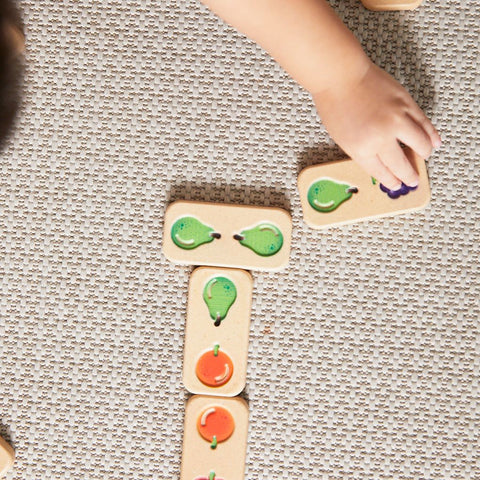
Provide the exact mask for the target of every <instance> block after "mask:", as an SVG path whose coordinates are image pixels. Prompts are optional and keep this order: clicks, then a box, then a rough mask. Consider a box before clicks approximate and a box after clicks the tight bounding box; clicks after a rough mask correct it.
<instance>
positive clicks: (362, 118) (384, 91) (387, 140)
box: [313, 63, 441, 190]
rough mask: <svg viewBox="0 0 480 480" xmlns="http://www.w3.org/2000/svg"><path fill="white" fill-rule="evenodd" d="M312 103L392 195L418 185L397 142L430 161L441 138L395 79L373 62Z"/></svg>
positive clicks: (333, 132)
mask: <svg viewBox="0 0 480 480" xmlns="http://www.w3.org/2000/svg"><path fill="white" fill-rule="evenodd" d="M347 85H348V86H347ZM313 99H314V101H315V104H316V106H317V110H318V113H319V115H320V118H321V119H322V121H323V123H324V125H325V127H326V128H327V130H328V132H329V134H330V136H331V137H332V138H333V139H334V140H335V142H336V143H337V144H338V145H339V146H340V147H341V148H342V149H343V150H344V151H345V152H346V153H347V155H349V156H350V157H351V158H352V159H354V160H356V161H357V162H358V163H359V164H360V165H361V166H362V167H363V168H364V169H365V170H366V171H367V172H368V173H369V174H370V175H371V176H373V177H375V178H376V179H377V180H378V181H379V182H380V183H382V184H383V185H385V186H386V187H387V188H389V189H392V190H395V189H398V188H399V187H400V186H401V182H403V183H405V184H406V185H408V186H416V185H418V174H417V172H415V170H414V169H413V167H412V165H411V164H410V162H409V160H408V159H407V158H406V157H405V155H404V153H403V150H402V148H401V147H400V145H399V143H398V142H399V141H400V142H402V143H404V144H405V145H408V146H409V147H411V148H412V149H413V150H414V151H415V152H417V153H418V154H419V155H420V156H421V157H423V158H427V157H428V156H429V155H430V154H431V153H432V148H436V147H438V146H440V144H441V139H440V136H439V135H438V133H437V131H436V130H435V128H434V126H433V125H432V123H431V122H430V120H429V119H428V118H427V117H426V116H425V114H424V113H423V112H422V110H421V109H420V108H419V107H418V105H417V104H416V103H415V102H414V100H413V99H412V97H411V96H410V95H409V94H408V92H407V91H406V90H405V89H404V88H403V87H402V86H401V85H400V84H399V83H398V82H397V81H396V80H394V79H393V78H392V77H391V76H390V75H388V74H387V73H386V72H385V71H383V70H382V69H381V68H379V67H377V66H376V65H375V64H373V63H371V65H370V66H369V68H368V69H367V71H366V74H365V75H364V76H363V77H362V78H360V79H359V80H357V81H352V82H350V83H349V82H346V83H343V85H342V86H341V87H340V86H338V87H337V86H333V87H331V88H329V89H325V90H323V91H322V92H320V93H314V94H313Z"/></svg>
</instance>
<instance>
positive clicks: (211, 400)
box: [180, 395, 248, 480]
mask: <svg viewBox="0 0 480 480" xmlns="http://www.w3.org/2000/svg"><path fill="white" fill-rule="evenodd" d="M247 436H248V405H247V403H246V402H245V400H243V399H242V398H239V397H234V398H226V397H211V396H203V395H195V396H193V397H192V398H190V400H189V401H188V402H187V406H186V409H185V428H184V437H183V454H182V469H181V473H180V480H211V479H213V480H243V479H244V475H245V457H246V451H247Z"/></svg>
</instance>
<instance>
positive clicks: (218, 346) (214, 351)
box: [213, 343, 220, 357]
mask: <svg viewBox="0 0 480 480" xmlns="http://www.w3.org/2000/svg"><path fill="white" fill-rule="evenodd" d="M219 348H220V345H219V344H218V343H217V344H216V345H215V346H214V347H213V354H214V355H215V356H216V357H218V349H219Z"/></svg>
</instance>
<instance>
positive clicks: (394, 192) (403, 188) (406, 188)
mask: <svg viewBox="0 0 480 480" xmlns="http://www.w3.org/2000/svg"><path fill="white" fill-rule="evenodd" d="M417 188H418V185H417V186H416V187H409V186H408V185H405V184H404V183H402V186H401V187H400V188H399V189H398V190H390V189H389V188H387V187H385V186H384V185H382V184H380V190H381V191H382V192H385V193H386V194H387V195H388V196H389V197H390V198H393V199H396V198H399V197H401V196H402V195H407V194H408V193H409V192H411V191H413V190H416V189H417Z"/></svg>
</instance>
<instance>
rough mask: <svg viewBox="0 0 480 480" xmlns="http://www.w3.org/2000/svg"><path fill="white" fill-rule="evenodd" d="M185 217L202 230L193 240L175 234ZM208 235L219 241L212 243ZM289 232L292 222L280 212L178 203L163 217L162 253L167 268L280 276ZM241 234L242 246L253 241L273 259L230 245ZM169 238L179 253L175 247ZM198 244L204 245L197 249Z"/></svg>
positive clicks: (183, 233) (235, 243) (286, 257)
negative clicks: (264, 272)
mask: <svg viewBox="0 0 480 480" xmlns="http://www.w3.org/2000/svg"><path fill="white" fill-rule="evenodd" d="M185 217H188V218H192V217H193V219H194V221H195V222H197V224H198V223H200V225H202V226H201V227H200V228H199V229H198V230H197V232H196V233H194V234H192V229H191V228H190V227H188V228H186V229H185V230H184V231H180V230H179V229H178V228H177V227H178V225H180V224H181V223H182V222H179V220H181V219H184V218H185ZM189 221H190V220H189ZM190 222H191V221H190ZM190 225H191V223H190ZM172 227H173V230H172ZM189 228H190V229H189ZM198 232H200V233H198ZM206 232H207V233H206ZM208 232H211V233H213V234H214V235H216V236H218V234H219V235H220V236H221V238H214V237H212V236H211V234H210V233H208ZM291 232H292V221H291V217H290V215H289V213H288V212H286V211H285V210H282V209H280V208H271V207H255V206H245V205H231V204H221V203H206V202H205V203H204V202H189V201H177V202H175V203H172V204H171V205H170V206H169V207H168V208H167V211H166V213H165V224H164V237H163V252H164V254H165V256H166V257H167V258H168V259H169V260H171V261H172V262H175V263H180V264H183V265H207V266H219V267H233V268H244V269H247V270H280V269H281V268H284V267H285V266H286V265H287V263H288V260H289V256H290V242H291ZM241 233H244V238H245V241H247V240H248V241H249V242H250V240H251V239H255V241H256V242H258V243H256V246H257V247H258V246H259V247H260V248H261V250H259V251H260V252H261V253H262V254H265V253H266V252H268V253H270V252H271V250H269V249H270V247H271V248H272V249H273V251H274V252H275V253H273V254H270V255H269V256H266V255H262V254H258V253H255V252H254V251H253V250H252V249H250V248H249V247H247V246H244V245H242V244H241V243H240V241H239V240H235V238H234V235H240V234H241ZM174 238H175V239H176V241H177V243H178V244H181V245H184V247H182V248H181V247H179V246H178V244H176V243H175V242H174V240H173V239H174ZM196 239H199V241H197V240H196ZM205 239H208V240H209V242H208V243H206V242H205ZM282 239H283V241H282ZM200 242H204V243H201V244H200V245H198V243H200ZM250 244H252V243H250ZM192 245H194V247H193V248H192V247H191V246H192ZM280 245H281V247H279V246H280ZM187 248H188V249H187ZM257 251H258V248H257Z"/></svg>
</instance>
